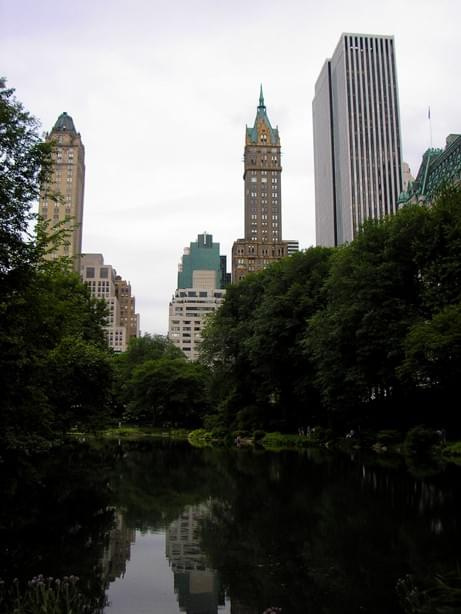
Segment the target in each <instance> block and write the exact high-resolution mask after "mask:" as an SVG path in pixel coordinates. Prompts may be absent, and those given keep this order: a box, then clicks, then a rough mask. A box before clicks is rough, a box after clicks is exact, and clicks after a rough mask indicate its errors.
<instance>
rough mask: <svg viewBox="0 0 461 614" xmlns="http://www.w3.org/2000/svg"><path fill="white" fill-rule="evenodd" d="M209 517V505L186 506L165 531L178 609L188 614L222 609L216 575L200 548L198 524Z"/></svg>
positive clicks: (222, 599)
mask: <svg viewBox="0 0 461 614" xmlns="http://www.w3.org/2000/svg"><path fill="white" fill-rule="evenodd" d="M208 513H209V504H206V503H203V504H200V505H194V506H192V505H188V506H186V507H185V508H184V510H183V511H182V513H181V515H180V516H179V517H178V518H177V519H176V520H174V521H173V522H172V523H171V524H170V525H169V527H168V528H167V530H166V557H167V559H168V560H169V563H170V566H171V570H172V571H173V573H174V587H175V592H176V593H177V595H178V603H179V607H180V608H181V611H184V612H187V614H216V613H217V612H218V606H219V605H224V594H223V593H222V591H221V590H220V585H219V578H218V574H217V573H216V571H215V570H213V569H211V568H210V567H209V565H208V562H207V559H206V557H205V555H204V553H203V552H202V550H201V548H200V536H199V523H200V522H201V521H203V519H205V518H206V517H207V515H208Z"/></svg>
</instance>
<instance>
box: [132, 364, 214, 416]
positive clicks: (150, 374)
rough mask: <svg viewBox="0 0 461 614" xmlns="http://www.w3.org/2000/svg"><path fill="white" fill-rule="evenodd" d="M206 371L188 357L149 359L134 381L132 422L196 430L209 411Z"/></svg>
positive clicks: (136, 373)
mask: <svg viewBox="0 0 461 614" xmlns="http://www.w3.org/2000/svg"><path fill="white" fill-rule="evenodd" d="M206 377H207V373H206V369H205V367H203V366H202V365H199V364H198V363H194V362H189V361H187V360H186V359H185V358H168V357H164V358H159V359H157V360H148V361H146V362H143V363H142V364H141V365H140V366H139V367H137V368H136V369H135V370H134V372H133V376H132V380H131V392H132V400H131V402H130V403H129V412H130V414H131V417H132V419H134V420H135V421H136V422H140V423H142V424H148V425H150V426H180V427H186V428H190V427H196V426H199V425H200V424H201V418H203V416H204V415H205V414H206V413H207V411H208V394H207V386H206Z"/></svg>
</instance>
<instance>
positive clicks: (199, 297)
mask: <svg viewBox="0 0 461 614" xmlns="http://www.w3.org/2000/svg"><path fill="white" fill-rule="evenodd" d="M228 277H229V276H228V274H227V273H226V256H220V254H219V243H213V236H212V235H210V234H208V233H206V232H204V233H203V234H200V235H198V237H197V241H195V242H193V243H190V246H189V247H186V248H184V255H183V257H182V259H181V262H180V264H179V272H178V287H177V290H176V292H175V294H174V296H173V298H172V299H171V302H170V313H169V323H168V337H169V339H171V341H172V342H173V343H174V344H175V345H176V346H178V347H179V348H180V349H181V350H182V351H183V352H184V354H185V355H186V356H187V358H189V359H190V360H195V359H196V358H198V354H199V344H200V341H201V339H202V335H201V332H202V329H203V325H204V323H205V317H206V316H207V315H208V314H210V313H212V312H213V311H216V309H217V308H218V307H219V306H220V305H221V303H222V302H223V300H224V295H225V293H226V291H225V289H224V288H225V286H226V285H227V284H228V282H229V279H228Z"/></svg>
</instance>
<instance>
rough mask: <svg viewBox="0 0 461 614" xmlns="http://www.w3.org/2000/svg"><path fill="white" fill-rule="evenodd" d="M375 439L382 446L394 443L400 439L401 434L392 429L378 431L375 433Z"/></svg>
mask: <svg viewBox="0 0 461 614" xmlns="http://www.w3.org/2000/svg"><path fill="white" fill-rule="evenodd" d="M376 441H377V443H379V444H381V445H382V446H392V445H396V444H398V443H400V442H401V441H402V434H401V433H399V431H395V430H393V429H387V430H384V431H378V433H377V434H376Z"/></svg>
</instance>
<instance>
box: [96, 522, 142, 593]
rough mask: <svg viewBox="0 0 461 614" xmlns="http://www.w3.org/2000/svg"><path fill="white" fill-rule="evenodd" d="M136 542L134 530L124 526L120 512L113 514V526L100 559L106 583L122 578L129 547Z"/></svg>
mask: <svg viewBox="0 0 461 614" xmlns="http://www.w3.org/2000/svg"><path fill="white" fill-rule="evenodd" d="M135 541H136V530H135V529H133V528H130V527H128V526H127V524H126V520H125V517H124V515H123V513H122V512H120V511H118V512H116V513H115V519H114V526H113V527H112V528H111V529H110V531H109V534H108V538H107V545H106V547H105V548H104V553H103V557H102V561H101V564H102V569H103V575H104V577H105V578H106V579H107V582H113V581H114V580H115V579H116V578H123V576H124V575H125V572H126V564H127V562H128V561H129V560H130V555H131V546H132V545H133V544H134V543H135Z"/></svg>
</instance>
